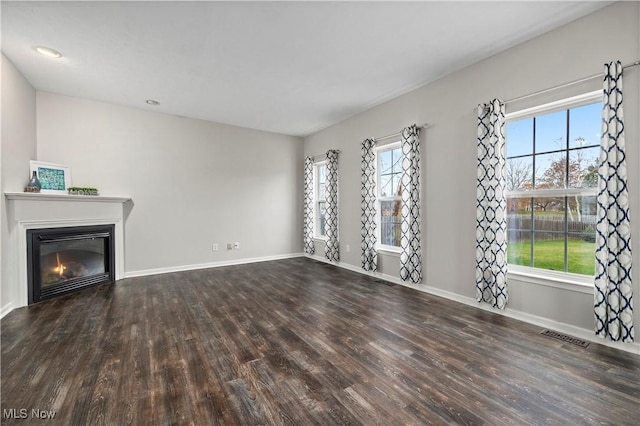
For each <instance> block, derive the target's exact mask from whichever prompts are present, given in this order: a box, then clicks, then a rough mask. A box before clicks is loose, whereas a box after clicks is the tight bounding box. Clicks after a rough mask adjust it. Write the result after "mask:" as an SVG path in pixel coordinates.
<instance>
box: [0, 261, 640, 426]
mask: <svg viewBox="0 0 640 426" xmlns="http://www.w3.org/2000/svg"><path fill="white" fill-rule="evenodd" d="M539 332H540V328H539V327H535V326H532V325H528V324H525V323H522V322H519V321H516V320H512V319H510V318H506V317H503V316H500V315H495V314H492V313H488V312H485V311H482V310H480V309H477V308H474V307H469V306H465V305H461V304H458V303H455V302H451V301H448V300H445V299H441V298H438V297H435V296H431V295H428V294H425V293H421V292H417V291H415V290H412V289H409V288H405V287H402V286H397V285H395V286H394V285H386V284H384V283H380V282H376V281H375V280H373V279H371V278H369V277H366V276H363V275H360V274H356V273H353V272H349V271H346V270H343V269H340V268H337V267H334V266H331V265H326V264H322V263H319V262H316V261H313V260H310V259H305V258H296V259H288V260H282V261H275V262H264V263H255V264H250V265H241V266H231V267H223V268H216V269H209V270H199V271H189V272H180V273H173V274H165V275H157V276H149V277H140V278H132V279H125V280H121V281H118V282H116V284H115V285H104V286H98V287H94V288H91V289H87V290H84V291H82V292H79V293H76V294H73V295H70V296H67V297H64V298H59V299H56V300H52V301H47V302H43V303H40V304H37V305H33V306H30V307H27V308H21V309H16V310H14V311H13V312H11V313H10V314H9V315H7V316H6V317H5V318H4V319H2V359H1V361H2V367H1V370H2V373H1V380H2V396H1V406H2V411H3V413H2V414H3V416H2V424H7V425H9V424H20V425H27V424H60V425H85V424H86V425H125V424H131V425H174V424H178V425H182V424H185V425H188V424H192V425H210V424H219V425H235V424H237V425H332V424H350V425H429V424H434V425H437V424H463V425H543V424H550V425H572V424H576V425H577V424H580V425H595V424H598V425H600V424H610V425H625V424H629V425H631V424H637V421H638V417H640V356H637V355H633V354H630V353H626V352H622V351H618V350H615V349H612V348H608V347H605V346H602V345H598V344H594V343H591V344H590V345H589V347H588V348H581V347H578V346H575V345H571V344H568V343H564V342H562V341H559V340H556V339H552V338H549V337H545V336H542V335H540V334H539ZM32 410H39V411H37V413H42V412H54V413H55V417H54V418H53V420H42V419H38V418H37V416H35V414H36V412H32ZM22 414H25V415H24V416H22ZM19 417H25V418H19Z"/></svg>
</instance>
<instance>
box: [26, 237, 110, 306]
mask: <svg viewBox="0 0 640 426" xmlns="http://www.w3.org/2000/svg"><path fill="white" fill-rule="evenodd" d="M114 228H115V226H114V225H97V226H74V227H57V228H40V229H29V230H27V280H28V286H29V287H28V292H29V294H28V296H29V304H32V303H36V302H40V301H42V300H47V299H51V298H53V297H57V296H61V295H64V294H67V293H70V292H73V291H77V290H80V289H83V288H87V287H90V286H93V285H97V284H102V283H109V282H113V281H114V280H115V256H114V247H115V244H114Z"/></svg>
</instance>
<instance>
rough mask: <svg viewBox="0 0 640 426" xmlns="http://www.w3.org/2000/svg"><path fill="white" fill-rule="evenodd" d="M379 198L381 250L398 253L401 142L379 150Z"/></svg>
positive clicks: (400, 219)
mask: <svg viewBox="0 0 640 426" xmlns="http://www.w3.org/2000/svg"><path fill="white" fill-rule="evenodd" d="M376 170H377V178H378V182H377V191H378V193H377V198H378V200H377V201H378V216H379V225H380V226H379V227H378V230H379V232H380V235H379V237H378V242H379V245H380V248H382V249H388V250H392V251H397V250H398V249H399V248H400V236H401V222H402V205H401V191H402V149H401V148H400V142H396V143H392V144H387V145H384V146H382V147H380V148H379V149H378V150H377V164H376Z"/></svg>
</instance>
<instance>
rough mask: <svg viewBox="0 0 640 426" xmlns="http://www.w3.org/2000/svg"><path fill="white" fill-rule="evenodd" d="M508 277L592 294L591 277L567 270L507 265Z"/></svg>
mask: <svg viewBox="0 0 640 426" xmlns="http://www.w3.org/2000/svg"><path fill="white" fill-rule="evenodd" d="M508 268H509V272H508V273H507V277H508V278H512V279H514V280H517V281H523V282H529V283H533V284H538V285H544V286H547V287H555V288H560V289H563V290H570V291H575V292H578V293H586V294H593V277H590V276H586V275H579V274H572V273H569V272H556V271H545V270H541V269H536V268H528V267H526V266H520V265H509V266H508Z"/></svg>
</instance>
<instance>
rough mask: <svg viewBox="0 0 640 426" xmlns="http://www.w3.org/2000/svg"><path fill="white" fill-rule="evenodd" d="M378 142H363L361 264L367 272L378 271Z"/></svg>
mask: <svg viewBox="0 0 640 426" xmlns="http://www.w3.org/2000/svg"><path fill="white" fill-rule="evenodd" d="M375 146H376V141H375V140H373V139H365V140H364V142H362V179H361V181H362V192H361V194H362V204H361V212H362V215H361V220H360V222H361V235H362V244H361V250H362V254H361V258H360V260H361V262H362V269H364V270H365V271H377V270H378V252H377V251H376V240H377V239H376V155H375V152H374V148H375Z"/></svg>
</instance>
